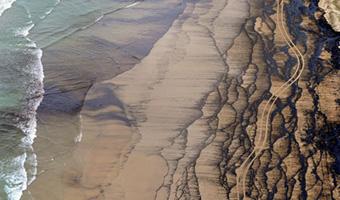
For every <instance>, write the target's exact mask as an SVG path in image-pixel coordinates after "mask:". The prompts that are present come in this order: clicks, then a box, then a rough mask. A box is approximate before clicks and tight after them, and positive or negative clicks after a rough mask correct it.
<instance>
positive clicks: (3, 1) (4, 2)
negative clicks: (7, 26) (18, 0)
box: [0, 0, 15, 16]
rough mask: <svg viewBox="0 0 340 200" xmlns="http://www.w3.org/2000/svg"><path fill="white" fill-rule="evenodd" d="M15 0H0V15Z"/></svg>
mask: <svg viewBox="0 0 340 200" xmlns="http://www.w3.org/2000/svg"><path fill="white" fill-rule="evenodd" d="M14 1H15V0H0V16H1V15H2V13H3V12H5V10H7V9H8V8H10V7H12V4H13V3H14Z"/></svg>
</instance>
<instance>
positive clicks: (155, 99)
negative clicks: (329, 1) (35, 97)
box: [23, 0, 340, 200]
mask: <svg viewBox="0 0 340 200" xmlns="http://www.w3.org/2000/svg"><path fill="white" fill-rule="evenodd" d="M277 2H278V1H269V2H268V1H262V0H257V1H251V2H249V1H247V0H229V1H219V0H211V1H198V2H186V4H185V6H184V5H181V4H179V3H178V2H176V1H174V0H169V1H168V3H169V5H168V6H163V7H161V8H158V7H157V6H158V5H157V2H146V1H144V2H142V3H140V4H138V5H136V6H135V7H131V9H132V10H130V11H128V10H125V11H123V13H118V14H117V13H115V16H112V18H110V17H108V18H104V19H102V20H101V21H99V22H98V24H97V25H95V26H96V27H94V28H92V29H91V28H89V29H87V30H84V31H83V32H79V33H77V37H74V38H71V39H69V40H66V41H65V42H64V43H63V42H61V43H60V44H55V45H53V46H52V47H53V48H51V49H47V52H48V54H49V55H47V57H45V59H44V58H43V62H44V61H45V63H47V64H48V65H49V66H50V71H49V70H47V76H50V77H51V78H50V79H48V80H47V84H46V87H47V97H46V99H45V102H43V103H42V105H41V106H40V108H39V112H38V114H39V115H38V118H39V121H38V122H39V124H38V133H37V135H38V137H37V139H36V142H35V143H34V145H33V147H34V149H35V152H36V154H37V159H38V178H37V180H36V181H35V182H33V184H32V185H31V186H29V188H28V190H27V191H25V195H24V198H23V199H24V200H25V199H30V198H37V199H44V198H46V197H47V196H48V197H49V200H61V199H73V200H78V199H79V200H82V199H113V200H115V199H117V200H118V199H119V200H120V199H126V200H137V199H141V200H142V199H143V200H144V199H159V200H163V199H171V200H173V199H217V200H218V199H234V198H235V199H237V198H241V197H244V198H246V197H249V198H254V199H281V198H286V199H296V198H299V197H305V198H307V197H320V198H321V199H329V198H334V199H336V198H337V197H339V195H340V194H338V193H337V190H338V189H339V188H338V186H337V185H336V184H334V183H337V182H338V181H339V180H340V179H339V178H340V176H338V175H337V174H336V173H337V172H336V171H332V169H331V166H332V163H337V162H338V160H336V159H338V158H336V157H335V158H334V155H333V154H332V151H333V149H331V148H327V147H322V145H327V141H323V140H322V137H325V138H328V137H329V138H331V137H333V136H334V134H335V130H336V128H334V127H337V126H336V125H337V123H338V122H339V115H337V114H336V110H337V109H339V104H336V101H335V99H336V97H337V94H339V91H338V90H336V85H338V84H337V83H339V80H337V79H336V77H338V76H339V72H338V71H337V70H336V69H335V66H334V65H333V64H332V63H331V60H330V55H329V54H328V53H329V49H327V45H328V44H327V42H325V41H323V40H322V38H321V39H320V38H319V37H320V36H319V35H320V34H321V33H320V32H321V31H322V30H320V29H321V27H320V26H319V27H318V25H319V24H318V21H317V19H315V18H313V16H314V13H313V12H315V10H313V5H314V4H313V3H312V2H296V1H294V2H290V1H288V0H283V1H282V2H281V1H280V2H281V3H282V6H283V7H282V13H281V14H282V21H280V22H278V21H277V19H278V18H277V16H276V15H277V13H278V10H277V7H276V6H277V4H276V3H277ZM153 3H155V4H153ZM311 4H313V5H311ZM170 5H177V6H178V10H177V13H178V15H174V13H167V12H165V11H164V10H166V9H167V8H168V7H170ZM181 6H182V7H181ZM314 6H315V5H314ZM156 7H157V8H156ZM302 7H303V8H304V9H305V10H304V11H305V12H303V11H301V10H303V9H300V8H302ZM180 8H183V10H182V11H180V10H181V9H180ZM162 9H164V10H163V11H164V12H161V11H162ZM308 9H310V10H308ZM145 10H149V11H150V15H151V16H149V17H144V15H145ZM154 10H158V11H159V12H160V13H156V14H155V13H154V12H153V11H154ZM174 12H175V11H174ZM131 13H133V14H134V15H131ZM151 13H153V14H151ZM129 14H130V15H129ZM158 14H163V15H164V16H168V14H169V15H170V16H172V17H173V18H172V19H173V21H171V22H169V21H168V22H167V23H168V25H169V27H168V28H167V27H164V26H160V25H164V24H163V23H164V22H163V21H162V20H160V21H157V19H159V15H158ZM117 17H120V18H119V19H117ZM129 17H131V18H129ZM139 17H140V18H139ZM136 18H137V19H136ZM226 19H230V20H226ZM280 19H281V18H280ZM278 23H280V25H281V28H282V27H283V28H284V29H286V30H287V32H286V34H287V35H286V36H287V37H289V38H292V40H293V41H294V43H295V44H296V46H295V48H297V49H298V51H299V52H301V54H303V57H304V58H301V59H304V61H305V62H306V63H307V65H306V66H308V67H306V69H305V70H304V71H303V72H302V73H301V77H300V78H299V79H298V80H297V81H296V82H294V83H291V84H290V87H289V89H288V90H287V91H285V92H282V93H280V94H279V95H278V97H277V98H278V100H277V101H276V102H273V103H272V104H271V105H272V107H273V110H272V111H271V112H270V111H269V112H270V113H269V114H268V120H267V122H268V123H267V126H268V134H266V136H263V135H261V132H260V131H259V129H260V127H262V126H263V124H262V123H261V121H260V118H261V114H262V112H264V111H263V110H265V105H266V104H267V103H271V100H270V96H271V94H275V91H277V90H278V89H280V85H282V84H284V83H285V82H286V81H288V79H289V77H290V76H292V75H293V74H294V71H295V70H297V69H298V63H299V62H301V60H300V59H299V60H297V59H296V58H295V57H294V52H293V50H292V49H291V47H290V46H289V45H288V44H287V42H286V41H285V38H284V37H283V36H282V35H280V34H279V30H278V27H277V24H278ZM124 24H125V25H126V26H124ZM117 26H118V27H119V30H117ZM160 28H162V29H161V30H160ZM127 30H129V34H124V31H127ZM131 31H132V32H134V33H135V34H131ZM154 31H156V33H155V32H154ZM137 33H140V35H139V34H137ZM130 34H131V35H132V38H129V37H127V36H126V35H129V36H131V35H130ZM318 34H319V35H318ZM157 37H158V38H157ZM156 38H157V39H156ZM318 38H319V39H318ZM66 43H67V44H66ZM70 47H71V48H70ZM92 47H95V49H92ZM77 49H79V50H77ZM60 58H62V59H60ZM306 58H308V59H306ZM61 60H64V61H63V62H61ZM112 64H114V66H119V67H120V68H118V69H117V68H115V67H112ZM56 67H60V68H58V70H56ZM94 67H96V68H94ZM326 88H328V89H329V90H330V91H331V92H330V94H326V92H327V90H326ZM333 101H334V102H333ZM334 110H335V111H334ZM329 124H332V125H331V126H329ZM333 124H334V127H333ZM332 131H333V132H332ZM266 133H267V131H266ZM263 142H267V144H268V145H266V146H264V145H261V144H262V143H263ZM257 145H259V146H262V147H265V148H263V149H262V150H261V151H260V152H258V153H257V154H256V156H255V157H252V154H251V152H252V151H253V150H254V151H255V150H256V147H257ZM334 148H336V146H335V147H334ZM332 155H333V156H332ZM248 158H249V159H253V160H252V162H251V164H249V166H248V169H247V170H249V173H246V175H244V174H243V172H245V171H244V170H243V168H242V163H243V162H244V161H246V160H247V159H248ZM320 163H321V164H320ZM325 170H326V171H325ZM240 174H241V175H242V176H243V180H242V183H241V184H242V186H241V188H242V189H243V190H242V191H241V192H240V190H239V189H240V188H239V187H240V185H239V183H238V177H239V175H240ZM51 188H53V191H51ZM278 188H280V189H278ZM245 196H246V197H245Z"/></svg>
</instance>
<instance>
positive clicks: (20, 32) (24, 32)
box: [15, 22, 34, 37]
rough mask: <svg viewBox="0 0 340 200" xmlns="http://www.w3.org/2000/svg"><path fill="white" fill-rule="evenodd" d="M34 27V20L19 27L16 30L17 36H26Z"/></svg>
mask: <svg viewBox="0 0 340 200" xmlns="http://www.w3.org/2000/svg"><path fill="white" fill-rule="evenodd" d="M33 27H34V24H32V22H31V23H30V24H28V25H27V26H24V27H21V28H18V29H17V30H16V32H15V36H23V37H26V36H27V35H28V34H29V31H30V30H31V29H32V28H33Z"/></svg>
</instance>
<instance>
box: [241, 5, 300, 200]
mask: <svg viewBox="0 0 340 200" xmlns="http://www.w3.org/2000/svg"><path fill="white" fill-rule="evenodd" d="M283 4H284V3H283V1H281V0H278V2H277V16H276V19H277V23H278V28H279V32H280V33H281V35H282V36H283V38H284V40H285V42H286V43H287V45H288V46H289V47H290V48H291V49H292V51H293V54H294V55H295V57H296V58H297V62H298V63H297V68H296V70H295V72H294V74H293V75H292V77H291V78H290V79H289V80H288V81H286V82H285V83H284V84H282V85H281V86H280V87H279V88H278V89H277V90H276V91H274V92H273V94H272V95H271V97H270V99H269V100H268V101H267V103H266V105H265V108H264V110H263V112H262V115H261V121H260V127H259V137H260V138H259V139H260V141H261V139H262V138H263V137H264V138H263V140H262V143H261V144H260V145H256V144H255V147H254V150H253V151H252V152H251V153H250V154H249V156H248V157H247V158H246V160H245V161H244V162H243V163H242V164H241V167H240V173H238V172H237V173H236V186H237V198H238V199H241V197H240V193H242V194H243V198H246V189H245V188H246V177H247V174H248V171H249V169H250V167H251V166H252V164H253V163H254V161H255V160H256V159H257V158H258V157H259V155H260V154H261V153H262V152H263V151H264V150H265V149H266V143H267V139H268V134H269V133H268V129H269V123H270V122H269V121H270V115H271V111H272V109H273V107H274V105H275V102H276V101H277V99H278V98H279V97H280V95H281V94H282V93H283V92H284V91H286V90H287V89H288V88H290V86H291V85H293V84H294V83H295V82H296V81H298V79H299V78H300V77H301V74H302V72H303V69H304V68H305V61H304V57H303V55H302V53H301V51H300V50H299V49H298V48H297V46H296V45H295V44H294V42H293V41H292V40H291V38H290V36H289V34H288V32H287V30H286V28H285V26H284V24H283V19H284V16H283V11H284V10H283V8H284V5H283ZM300 66H301V67H300ZM269 104H270V106H269ZM268 106H269V110H268V111H267V109H268ZM266 111H267V115H266V121H265V131H264V133H263V122H264V118H265V113H266ZM253 155H255V156H254V158H253V159H252V160H251V161H249V160H250V158H251V157H252V156H253ZM241 179H242V187H240V181H241Z"/></svg>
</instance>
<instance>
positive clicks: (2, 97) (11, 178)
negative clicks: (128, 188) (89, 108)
mask: <svg viewBox="0 0 340 200" xmlns="http://www.w3.org/2000/svg"><path fill="white" fill-rule="evenodd" d="M131 3H132V1H119V0H118V1H109V0H100V1H84V0H70V1H59V0H34V1H25V0H17V1H15V0H1V1H0V61H1V62H0V152H1V154H0V199H4V200H7V199H8V200H17V199H20V197H21V195H22V191H23V190H25V189H26V187H27V185H29V184H30V183H31V182H32V181H33V180H34V179H35V175H36V165H37V161H36V155H35V153H34V150H33V147H32V144H33V140H34V138H35V134H36V110H37V108H38V106H39V104H40V102H41V100H42V94H43V77H44V74H43V65H42V61H41V58H42V55H43V51H42V48H44V47H46V46H48V45H51V44H52V43H55V42H58V41H59V40H60V39H63V38H65V37H67V36H68V35H70V34H72V33H74V32H76V31H78V30H81V29H84V28H86V27H88V26H90V25H91V24H93V23H95V22H96V21H97V20H98V19H100V18H101V17H102V16H103V15H104V14H106V13H109V12H113V11H115V10H117V9H119V8H123V7H125V6H127V5H129V4H131Z"/></svg>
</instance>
